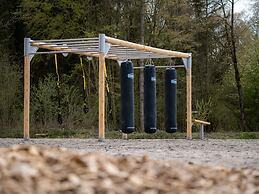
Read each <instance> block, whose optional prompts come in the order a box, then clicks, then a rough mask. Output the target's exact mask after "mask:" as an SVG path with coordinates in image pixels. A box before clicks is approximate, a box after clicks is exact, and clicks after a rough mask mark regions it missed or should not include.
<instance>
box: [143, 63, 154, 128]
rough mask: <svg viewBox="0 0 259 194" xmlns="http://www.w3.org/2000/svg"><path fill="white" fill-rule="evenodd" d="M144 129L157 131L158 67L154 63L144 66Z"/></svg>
mask: <svg viewBox="0 0 259 194" xmlns="http://www.w3.org/2000/svg"><path fill="white" fill-rule="evenodd" d="M144 129H145V132H146V133H155V132H156V69H155V66H154V65H148V66H145V68H144Z"/></svg>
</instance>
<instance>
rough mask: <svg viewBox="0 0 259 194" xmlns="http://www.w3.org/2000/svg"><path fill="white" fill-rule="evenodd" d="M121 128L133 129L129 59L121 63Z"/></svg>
mask: <svg viewBox="0 0 259 194" xmlns="http://www.w3.org/2000/svg"><path fill="white" fill-rule="evenodd" d="M120 76H121V77H120V80H121V130H122V132H123V133H132V132H133V131H134V73H133V64H132V62H131V61H125V62H122V63H121V69H120Z"/></svg>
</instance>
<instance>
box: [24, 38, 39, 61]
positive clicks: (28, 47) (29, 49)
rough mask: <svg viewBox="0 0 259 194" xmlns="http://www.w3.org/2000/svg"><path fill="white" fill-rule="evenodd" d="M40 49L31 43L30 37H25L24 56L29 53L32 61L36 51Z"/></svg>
mask: <svg viewBox="0 0 259 194" xmlns="http://www.w3.org/2000/svg"><path fill="white" fill-rule="evenodd" d="M38 50H39V48H38V47H36V46H32V45H31V39H30V38H24V56H27V55H29V58H30V61H31V60H32V58H33V57H34V55H35V53H36V52H37V51H38Z"/></svg>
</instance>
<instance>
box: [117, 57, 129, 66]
mask: <svg viewBox="0 0 259 194" xmlns="http://www.w3.org/2000/svg"><path fill="white" fill-rule="evenodd" d="M126 61H128V59H126V60H117V63H118V64H119V66H121V63H123V62H126Z"/></svg>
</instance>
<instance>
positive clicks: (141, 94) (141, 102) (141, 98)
mask: <svg viewBox="0 0 259 194" xmlns="http://www.w3.org/2000/svg"><path fill="white" fill-rule="evenodd" d="M140 43H141V44H144V43H145V0H142V3H141V13H140ZM140 66H144V60H143V59H141V60H140ZM139 119H140V126H139V127H140V131H142V132H143V131H144V69H140V72H139Z"/></svg>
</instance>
